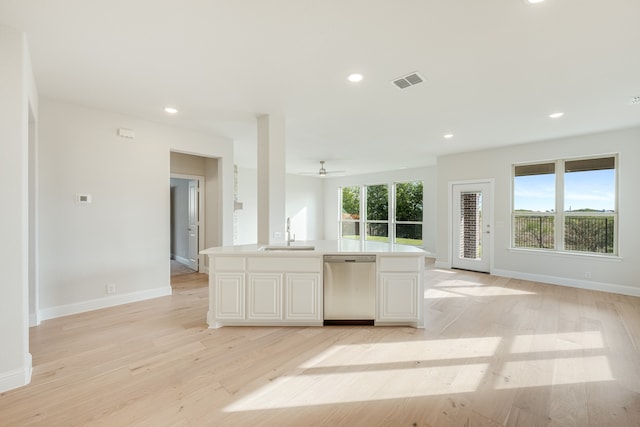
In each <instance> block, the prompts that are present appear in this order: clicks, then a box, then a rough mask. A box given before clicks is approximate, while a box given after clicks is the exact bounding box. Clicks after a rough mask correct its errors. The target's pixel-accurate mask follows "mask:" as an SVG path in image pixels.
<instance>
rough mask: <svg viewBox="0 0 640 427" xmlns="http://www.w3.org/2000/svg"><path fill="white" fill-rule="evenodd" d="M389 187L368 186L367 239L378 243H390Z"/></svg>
mask: <svg viewBox="0 0 640 427" xmlns="http://www.w3.org/2000/svg"><path fill="white" fill-rule="evenodd" d="M388 188H389V187H388V186H386V185H368V186H367V187H366V189H367V220H366V222H365V229H366V230H367V235H366V237H365V238H366V239H367V240H374V241H376V242H388V241H389V189H388Z"/></svg>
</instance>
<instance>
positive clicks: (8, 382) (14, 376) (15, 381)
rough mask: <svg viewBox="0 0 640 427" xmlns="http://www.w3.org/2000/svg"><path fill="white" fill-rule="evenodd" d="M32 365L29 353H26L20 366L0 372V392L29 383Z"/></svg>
mask: <svg viewBox="0 0 640 427" xmlns="http://www.w3.org/2000/svg"><path fill="white" fill-rule="evenodd" d="M32 365H33V363H32V360H31V353H27V355H26V356H25V357H24V366H23V367H22V368H20V369H14V370H12V371H9V372H3V373H0V393H4V392H5V391H9V390H13V389H14V388H18V387H23V386H25V385H27V384H29V383H30V382H31V372H32V370H33V369H32Z"/></svg>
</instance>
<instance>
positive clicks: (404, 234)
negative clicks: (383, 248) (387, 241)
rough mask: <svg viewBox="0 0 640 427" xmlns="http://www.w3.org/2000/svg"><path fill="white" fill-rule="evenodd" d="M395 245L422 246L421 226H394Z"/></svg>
mask: <svg viewBox="0 0 640 427" xmlns="http://www.w3.org/2000/svg"><path fill="white" fill-rule="evenodd" d="M396 243H399V244H401V245H414V246H422V224H396Z"/></svg>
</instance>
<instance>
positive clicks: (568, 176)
mask: <svg viewBox="0 0 640 427" xmlns="http://www.w3.org/2000/svg"><path fill="white" fill-rule="evenodd" d="M615 164H616V158H615V157H614V156H609V157H601V158H593V159H576V160H558V161H556V162H546V163H540V164H533V165H515V166H514V179H513V189H514V194H513V219H512V220H513V246H514V247H516V248H537V249H548V250H561V251H569V252H583V253H598V254H609V255H613V254H616V253H617V248H616V246H617V243H616V242H617V239H616V223H617V212H616V185H615Z"/></svg>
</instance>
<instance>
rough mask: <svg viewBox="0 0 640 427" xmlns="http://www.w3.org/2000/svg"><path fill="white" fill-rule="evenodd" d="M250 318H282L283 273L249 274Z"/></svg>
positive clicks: (248, 300) (248, 316) (248, 303)
mask: <svg viewBox="0 0 640 427" xmlns="http://www.w3.org/2000/svg"><path fill="white" fill-rule="evenodd" d="M247 278H248V284H247V305H248V308H249V312H248V315H247V318H248V319H249V320H281V319H282V274H276V273H249V274H248V275H247Z"/></svg>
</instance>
